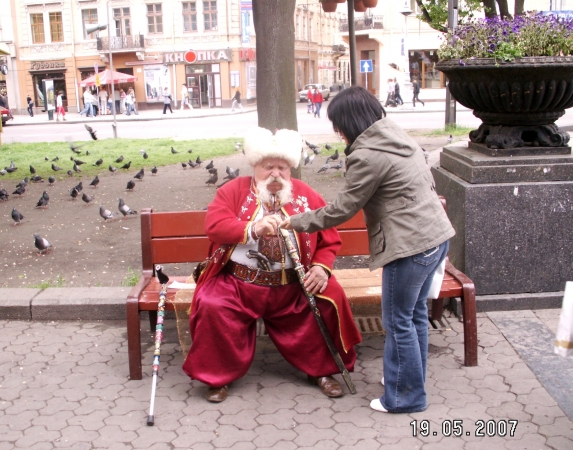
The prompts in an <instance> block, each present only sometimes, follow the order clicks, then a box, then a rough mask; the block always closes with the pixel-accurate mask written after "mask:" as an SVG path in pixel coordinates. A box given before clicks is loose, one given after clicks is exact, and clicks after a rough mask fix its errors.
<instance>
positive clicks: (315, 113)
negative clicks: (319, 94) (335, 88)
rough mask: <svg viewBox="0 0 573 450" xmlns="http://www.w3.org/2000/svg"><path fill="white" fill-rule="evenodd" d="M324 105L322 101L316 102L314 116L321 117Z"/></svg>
mask: <svg viewBox="0 0 573 450" xmlns="http://www.w3.org/2000/svg"><path fill="white" fill-rule="evenodd" d="M321 107H322V103H315V104H314V116H315V117H316V116H318V117H320V108H321Z"/></svg>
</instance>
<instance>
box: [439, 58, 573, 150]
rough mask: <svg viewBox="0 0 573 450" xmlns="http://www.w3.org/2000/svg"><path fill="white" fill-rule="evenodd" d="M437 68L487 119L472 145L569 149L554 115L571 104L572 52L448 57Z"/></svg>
mask: <svg viewBox="0 0 573 450" xmlns="http://www.w3.org/2000/svg"><path fill="white" fill-rule="evenodd" d="M436 69H438V70H440V71H442V72H444V74H445V75H446V77H447V78H448V80H449V89H450V92H451V94H452V96H453V97H454V98H455V99H456V101H458V102H459V103H461V104H462V105H464V106H465V107H466V108H470V109H473V111H474V115H475V116H476V117H478V118H480V119H481V120H482V121H483V124H482V125H481V126H480V127H479V128H478V129H477V130H474V131H472V132H471V133H470V141H471V143H472V144H474V145H472V148H474V149H476V150H477V151H480V152H482V153H484V154H488V155H491V156H496V155H502V154H503V155H517V154H519V155H525V154H529V155H535V154H538V155H541V154H545V155H549V154H570V153H571V148H570V147H569V146H568V145H567V144H568V142H569V135H568V134H567V133H564V132H562V131H560V130H559V128H558V127H557V126H556V125H555V121H556V120H557V119H559V117H561V116H562V115H563V114H565V109H567V108H570V107H571V106H573V56H565V57H550V56H538V57H524V58H516V59H515V60H513V61H503V60H500V59H497V60H494V59H493V58H475V59H468V60H463V61H457V60H456V61H454V60H445V61H440V62H439V63H438V64H436ZM475 144H477V145H475Z"/></svg>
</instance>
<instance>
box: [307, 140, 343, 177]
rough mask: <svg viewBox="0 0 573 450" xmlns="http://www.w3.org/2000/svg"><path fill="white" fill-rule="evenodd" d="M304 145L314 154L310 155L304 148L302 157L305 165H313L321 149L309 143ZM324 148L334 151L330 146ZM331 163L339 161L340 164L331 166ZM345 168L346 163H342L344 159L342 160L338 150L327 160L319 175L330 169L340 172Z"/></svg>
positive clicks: (326, 145)
mask: <svg viewBox="0 0 573 450" xmlns="http://www.w3.org/2000/svg"><path fill="white" fill-rule="evenodd" d="M304 143H305V144H306V146H307V147H308V148H309V149H310V150H311V151H312V153H310V154H309V153H308V152H307V151H306V149H304V148H303V150H302V156H303V158H304V165H305V166H306V165H308V164H312V163H313V162H314V157H315V156H316V155H318V154H320V147H319V146H318V145H314V144H311V143H310V142H308V141H304ZM324 147H325V148H326V149H327V150H332V146H330V145H329V144H325V145H324ZM330 161H338V164H336V165H333V166H331V165H330ZM343 167H344V163H343V162H342V159H340V155H339V153H338V149H336V150H335V151H334V153H333V154H332V155H330V156H329V157H327V158H326V162H325V163H324V165H323V166H322V167H321V168H320V169H318V171H317V173H324V172H326V171H328V170H329V169H333V170H337V171H338V170H340V169H342V168H343Z"/></svg>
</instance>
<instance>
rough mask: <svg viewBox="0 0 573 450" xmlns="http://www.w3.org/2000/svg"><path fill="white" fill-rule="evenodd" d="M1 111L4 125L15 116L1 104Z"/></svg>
mask: <svg viewBox="0 0 573 450" xmlns="http://www.w3.org/2000/svg"><path fill="white" fill-rule="evenodd" d="M0 113H1V114H2V126H5V125H6V122H8V121H9V120H12V119H13V118H14V116H12V112H11V111H10V110H9V109H7V108H4V107H3V106H0Z"/></svg>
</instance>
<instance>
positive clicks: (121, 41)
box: [97, 34, 145, 51]
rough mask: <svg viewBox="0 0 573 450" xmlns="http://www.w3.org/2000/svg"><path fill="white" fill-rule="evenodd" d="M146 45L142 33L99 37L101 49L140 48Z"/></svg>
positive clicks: (99, 48)
mask: <svg viewBox="0 0 573 450" xmlns="http://www.w3.org/2000/svg"><path fill="white" fill-rule="evenodd" d="M144 47H145V40H144V39H143V35H142V34H135V35H133V36H112V37H111V38H109V39H108V38H107V37H101V38H97V49H98V50H99V51H109V50H110V49H111V51H117V50H135V49H137V50H139V49H142V48H144Z"/></svg>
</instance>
